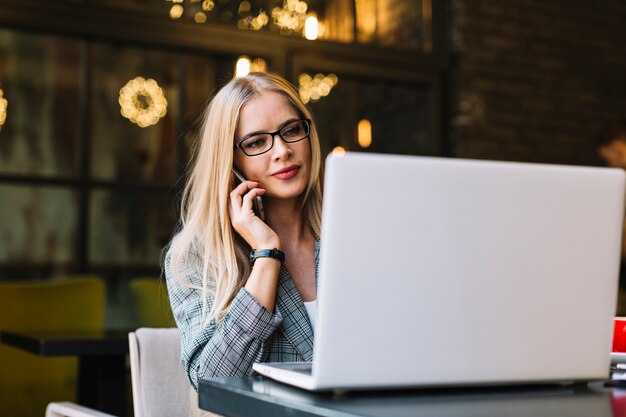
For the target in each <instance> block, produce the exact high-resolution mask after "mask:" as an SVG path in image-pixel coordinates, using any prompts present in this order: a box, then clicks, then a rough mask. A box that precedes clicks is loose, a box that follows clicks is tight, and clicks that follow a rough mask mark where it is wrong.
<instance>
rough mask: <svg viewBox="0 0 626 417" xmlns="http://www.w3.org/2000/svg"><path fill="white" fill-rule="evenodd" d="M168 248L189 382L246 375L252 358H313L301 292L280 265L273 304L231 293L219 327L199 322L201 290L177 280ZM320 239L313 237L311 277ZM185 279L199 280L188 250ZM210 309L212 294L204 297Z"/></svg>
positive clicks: (197, 262)
mask: <svg viewBox="0 0 626 417" xmlns="http://www.w3.org/2000/svg"><path fill="white" fill-rule="evenodd" d="M169 261H170V256H169V252H168V253H167V254H166V256H165V260H164V266H163V269H164V272H165V277H166V281H167V287H168V292H169V297H170V303H171V306H172V312H173V313H174V317H175V319H176V325H177V326H178V328H179V329H180V333H181V355H180V360H181V363H182V364H183V366H184V367H185V370H186V371H187V376H188V377H189V381H190V382H191V384H192V385H193V387H194V388H195V389H196V390H197V389H198V379H201V378H210V377H225V376H245V375H250V374H251V373H252V364H253V363H255V362H301V361H311V360H312V359H313V329H312V328H311V322H310V320H309V316H308V315H307V312H306V309H305V307H304V303H303V301H302V298H301V297H300V293H298V290H297V288H296V286H295V284H294V282H293V280H292V278H291V275H290V274H289V271H287V269H286V268H285V266H284V265H282V266H281V268H280V273H279V280H278V289H277V292H276V308H275V312H274V313H272V312H270V311H268V310H267V309H265V307H263V306H262V305H261V304H260V303H259V302H258V301H257V300H256V299H255V298H254V297H253V296H252V295H251V294H250V293H249V292H248V291H246V289H245V288H242V289H241V290H239V292H238V293H237V294H236V295H235V298H234V299H233V301H232V303H231V305H230V307H229V309H228V312H227V313H226V316H225V317H224V320H223V321H222V322H221V323H220V325H219V326H216V325H215V322H214V321H211V322H210V323H208V324H207V325H206V326H203V324H202V295H201V293H200V291H198V290H194V289H191V288H187V287H185V286H183V285H181V284H180V283H179V282H177V281H176V279H175V278H174V276H173V275H172V271H171V269H170V262H169ZM318 265H319V238H316V239H315V278H316V280H317V276H318V275H317V272H318ZM180 273H181V276H182V277H183V278H185V280H186V281H188V282H191V283H192V284H194V285H198V286H201V285H202V258H201V256H200V255H198V254H197V253H196V254H190V255H189V262H188V263H187V264H186V265H185V266H184V268H183V269H182V271H180ZM207 302H208V307H209V308H210V306H211V305H210V304H211V299H209V300H207Z"/></svg>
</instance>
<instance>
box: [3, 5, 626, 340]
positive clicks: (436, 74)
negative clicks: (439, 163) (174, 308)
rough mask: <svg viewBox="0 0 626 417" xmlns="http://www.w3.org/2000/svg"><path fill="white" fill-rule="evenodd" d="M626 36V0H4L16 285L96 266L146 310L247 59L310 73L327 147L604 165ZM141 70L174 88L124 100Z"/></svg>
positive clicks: (9, 238)
mask: <svg viewBox="0 0 626 417" xmlns="http://www.w3.org/2000/svg"><path fill="white" fill-rule="evenodd" d="M307 17H308V18H310V20H309V26H308V29H307V32H308V37H309V38H311V39H307V38H305V37H304V34H303V32H304V29H303V25H304V22H305V19H306V18H307ZM316 22H317V26H318V30H317V32H316V31H315V30H314V29H313V27H314V25H315V23H316ZM624 45H626V3H624V1H623V0H605V1H603V2H599V3H597V2H588V1H580V0H552V1H539V0H507V1H504V0H499V1H496V0H471V1H470V0H446V1H437V0H355V1H351V0H338V1H323V0H310V1H306V2H302V1H301V2H298V1H295V2H294V1H281V0H274V1H269V0H263V1H254V0H251V1H237V0H213V1H211V0H176V1H166V0H58V1H46V2H44V1H36V0H0V91H1V92H2V95H1V97H2V98H0V281H9V280H10V281H15V280H19V281H29V280H36V279H54V278H59V277H66V276H80V275H85V274H95V275H98V276H101V277H102V278H103V279H104V280H105V282H106V286H107V295H108V297H107V309H106V315H105V327H107V328H120V329H126V328H131V327H133V326H134V325H136V324H137V320H136V317H135V316H134V315H133V313H132V312H133V311H134V308H133V306H132V297H131V296H130V290H129V286H128V283H129V282H130V281H131V280H132V279H134V278H137V277H146V276H147V277H155V278H156V277H158V276H159V275H160V273H161V271H160V256H161V250H162V248H163V247H164V246H165V245H166V244H167V242H168V241H169V239H170V237H171V235H172V231H173V229H174V227H175V224H176V217H177V207H176V199H177V194H178V192H179V191H180V187H181V181H180V179H181V178H182V177H183V173H184V170H185V166H186V163H187V158H188V151H189V147H190V145H191V143H192V142H193V133H194V131H195V130H194V129H195V128H194V126H195V125H194V122H195V120H196V119H197V117H198V115H199V114H200V112H201V110H202V107H203V105H204V104H205V102H206V101H207V99H208V98H209V96H210V95H211V93H212V92H213V91H214V90H215V89H216V88H218V87H219V86H220V85H222V84H224V83H225V82H227V81H228V80H230V79H231V78H232V77H233V76H234V75H235V68H236V65H237V62H238V60H239V59H242V57H243V56H245V57H246V58H247V59H248V61H245V59H244V60H243V61H240V64H239V66H240V68H242V67H246V66H247V65H249V64H252V66H253V68H254V67H255V66H256V68H260V69H263V68H265V69H267V70H270V71H275V72H278V73H281V74H283V75H284V76H285V77H286V78H287V79H289V80H290V81H292V82H293V83H294V84H295V85H296V86H298V87H299V88H300V91H301V95H302V96H303V97H306V99H307V100H309V104H310V106H311V108H312V110H313V113H314V116H315V117H316V120H317V122H318V124H319V130H320V135H321V139H322V146H323V149H324V152H325V153H328V152H331V151H333V150H335V151H340V150H341V149H342V148H343V149H344V150H350V151H362V152H385V153H401V154H413V155H434V156H445V157H459V158H479V159H493V160H508V161H528V162H544V163H557V164H575V165H602V164H603V162H602V160H600V158H599V157H598V152H597V145H596V140H597V138H598V135H599V134H600V132H601V131H602V129H603V127H604V126H606V125H607V124H610V123H611V122H612V121H613V120H615V119H618V118H620V117H625V116H626V53H625V49H624ZM135 77H143V78H144V79H146V80H147V79H153V80H154V81H155V82H156V83H157V84H158V86H159V87H160V90H159V89H152V90H150V89H148V87H145V85H146V84H143V85H144V90H142V91H143V92H142V91H140V92H139V95H137V94H135V96H134V101H132V98H133V97H131V98H130V99H129V98H128V96H127V95H123V94H122V96H121V95H120V89H121V88H122V87H124V86H125V85H126V84H127V83H128V82H129V81H131V80H133V79H134V78H135ZM316 77H317V78H316ZM131 93H132V91H131ZM131 95H132V94H131ZM163 99H165V101H166V102H167V107H166V113H165V114H162V112H161V113H158V112H156V113H154V114H152V115H151V118H150V120H149V121H148V122H141V121H139V120H135V121H131V120H129V119H128V118H126V117H124V116H123V115H122V111H124V112H125V113H126V114H127V115H128V114H129V112H131V111H132V110H133V108H139V109H143V110H150V109H153V108H156V107H157V106H156V104H155V103H157V102H158V103H161V104H163ZM2 100H5V101H2ZM129 100H130V101H129ZM129 106H130V107H129ZM141 124H143V125H146V124H149V125H146V126H145V127H141V126H140V125H141ZM359 126H360V129H359ZM359 132H360V133H359ZM368 137H369V138H370V139H368ZM370 140H371V142H370Z"/></svg>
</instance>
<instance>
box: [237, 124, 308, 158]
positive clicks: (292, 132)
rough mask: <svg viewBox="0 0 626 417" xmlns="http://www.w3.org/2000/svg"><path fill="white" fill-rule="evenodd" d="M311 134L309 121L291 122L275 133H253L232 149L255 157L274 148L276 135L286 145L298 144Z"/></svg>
mask: <svg viewBox="0 0 626 417" xmlns="http://www.w3.org/2000/svg"><path fill="white" fill-rule="evenodd" d="M310 133H311V121H310V120H309V119H298V120H293V121H291V122H289V123H287V124H285V125H284V126H283V127H281V128H280V129H278V130H277V131H276V132H259V133H253V134H251V135H248V136H246V137H245V138H243V139H241V140H240V141H239V142H237V144H236V145H235V147H234V149H237V148H239V149H241V150H242V151H243V153H244V154H246V155H248V156H257V155H261V154H263V153H265V152H268V151H269V150H270V149H272V147H273V146H274V136H276V135H278V136H280V138H281V139H282V140H283V141H284V142H286V143H294V142H299V141H301V140H302V139H305V138H307V137H308V136H309V134H310Z"/></svg>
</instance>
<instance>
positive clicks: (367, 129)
mask: <svg viewBox="0 0 626 417" xmlns="http://www.w3.org/2000/svg"><path fill="white" fill-rule="evenodd" d="M357 132H358V141H359V146H360V147H361V148H368V147H369V146H370V145H371V144H372V124H371V123H370V121H369V120H367V119H362V120H359V125H358V127H357Z"/></svg>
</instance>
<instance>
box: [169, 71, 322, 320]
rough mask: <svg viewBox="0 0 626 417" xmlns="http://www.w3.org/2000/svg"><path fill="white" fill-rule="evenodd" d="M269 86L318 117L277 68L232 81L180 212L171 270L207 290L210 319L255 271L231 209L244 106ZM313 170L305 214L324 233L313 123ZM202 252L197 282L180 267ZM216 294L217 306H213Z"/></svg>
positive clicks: (193, 164)
mask: <svg viewBox="0 0 626 417" xmlns="http://www.w3.org/2000/svg"><path fill="white" fill-rule="evenodd" d="M263 91H273V92H276V93H279V94H282V95H283V96H284V97H286V98H287V99H288V100H289V102H290V103H291V104H292V105H293V106H294V108H295V109H296V110H297V111H298V112H299V113H300V115H301V117H303V118H307V119H311V120H312V116H311V113H310V112H309V110H308V109H307V108H306V106H305V105H304V104H303V103H302V101H301V100H300V97H299V95H298V93H297V91H296V90H295V89H294V87H293V86H292V85H291V84H289V82H287V81H286V80H285V79H283V78H282V77H280V76H278V75H276V74H272V73H250V74H248V75H247V76H245V77H240V78H236V79H234V80H232V81H230V82H229V83H228V84H226V85H225V86H224V87H222V89H221V90H220V91H219V92H218V93H217V94H216V95H215V97H214V98H213V99H212V100H211V102H210V104H209V105H208V106H207V108H206V110H205V111H204V114H203V116H202V125H201V128H200V138H199V139H200V140H199V143H196V144H195V146H194V149H193V154H192V159H191V161H190V165H189V175H188V180H187V184H186V185H185V188H184V191H183V194H182V200H181V211H180V230H179V231H178V233H177V234H176V236H175V237H174V239H173V240H172V242H171V244H170V247H169V256H170V269H171V271H172V273H173V275H174V277H175V279H176V280H177V281H178V282H179V283H181V284H182V285H186V286H188V287H192V288H195V289H196V290H198V291H201V294H202V300H203V308H202V311H203V316H204V317H205V320H206V321H205V323H207V322H209V321H211V320H215V321H216V322H218V323H219V322H220V321H221V320H222V319H223V317H224V315H225V313H226V311H227V310H228V307H229V305H230V303H231V301H232V299H233V297H234V296H235V294H236V293H237V291H239V289H241V287H243V285H244V284H245V282H246V280H247V278H248V276H249V275H250V269H251V268H250V262H249V259H248V256H249V251H250V247H249V246H248V245H247V243H246V242H245V241H244V240H243V239H242V238H241V237H239V236H238V235H237V234H236V232H235V231H234V230H233V227H232V225H231V221H230V216H229V212H228V199H229V194H230V191H231V190H232V187H233V184H232V171H231V169H232V167H233V139H234V136H235V129H236V128H237V123H238V120H239V112H240V111H241V108H242V107H243V106H244V105H245V104H246V103H247V102H248V101H249V100H250V99H252V98H253V97H255V96H256V95H258V94H260V93H261V92H263ZM309 143H310V146H311V173H310V178H309V181H308V185H307V187H306V189H305V191H304V193H303V194H302V196H301V197H300V203H301V209H302V212H303V218H304V221H305V223H306V225H307V226H309V227H310V228H311V230H312V231H313V232H314V233H315V234H316V235H317V236H319V233H320V226H321V215H322V184H321V170H322V162H321V151H320V144H319V138H318V135H317V130H316V128H315V123H311V132H310V136H309ZM194 252H195V253H197V254H198V255H199V256H200V259H201V260H202V285H201V286H197V285H192V283H190V282H188V281H186V280H185V279H184V278H183V277H182V276H181V273H180V271H181V270H182V269H184V268H185V266H186V264H187V263H188V262H190V257H189V255H190V254H191V253H194ZM211 298H212V303H211V308H210V309H207V306H208V301H209V299H211Z"/></svg>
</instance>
